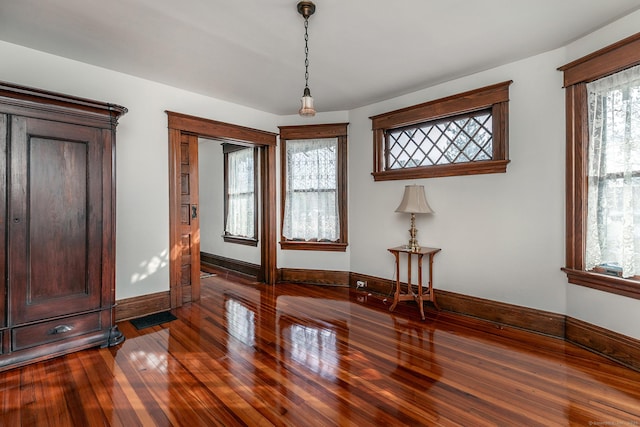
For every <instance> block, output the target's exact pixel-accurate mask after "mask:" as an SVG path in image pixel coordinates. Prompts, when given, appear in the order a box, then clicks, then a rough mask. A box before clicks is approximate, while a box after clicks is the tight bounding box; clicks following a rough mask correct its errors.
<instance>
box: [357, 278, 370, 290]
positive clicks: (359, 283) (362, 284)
mask: <svg viewBox="0 0 640 427" xmlns="http://www.w3.org/2000/svg"><path fill="white" fill-rule="evenodd" d="M366 287H367V281H366V280H358V281H357V282H356V289H358V288H366Z"/></svg>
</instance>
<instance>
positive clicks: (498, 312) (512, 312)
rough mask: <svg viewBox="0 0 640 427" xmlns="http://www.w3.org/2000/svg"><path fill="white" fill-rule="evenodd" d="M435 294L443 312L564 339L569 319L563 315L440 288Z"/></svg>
mask: <svg viewBox="0 0 640 427" xmlns="http://www.w3.org/2000/svg"><path fill="white" fill-rule="evenodd" d="M435 294H436V298H437V301H438V305H439V306H440V308H441V309H443V310H447V311H451V312H453V313H458V314H463V315H465V316H473V317H477V318H480V319H483V320H488V321H490V322H495V323H499V324H502V325H508V326H511V327H515V328H519V329H525V330H528V331H531V332H536V333H539V334H544V335H549V336H552V337H556V338H564V322H565V316H564V315H563V314H557V313H552V312H549V311H544V310H537V309H533V308H529V307H523V306H519V305H513V304H507V303H503V302H498V301H492V300H488V299H484V298H478V297H473V296H468V295H463V294H458V293H455V292H449V291H444V290H441V289H436V290H435Z"/></svg>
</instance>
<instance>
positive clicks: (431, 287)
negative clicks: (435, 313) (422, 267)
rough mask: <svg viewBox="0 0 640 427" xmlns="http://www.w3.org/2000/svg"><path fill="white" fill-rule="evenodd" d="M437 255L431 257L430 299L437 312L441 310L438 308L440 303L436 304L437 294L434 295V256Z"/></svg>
mask: <svg viewBox="0 0 640 427" xmlns="http://www.w3.org/2000/svg"><path fill="white" fill-rule="evenodd" d="M434 255H435V254H430V255H429V299H430V300H431V302H432V303H433V306H434V307H435V308H436V310H440V307H438V303H437V302H436V294H434V293H433V256H434Z"/></svg>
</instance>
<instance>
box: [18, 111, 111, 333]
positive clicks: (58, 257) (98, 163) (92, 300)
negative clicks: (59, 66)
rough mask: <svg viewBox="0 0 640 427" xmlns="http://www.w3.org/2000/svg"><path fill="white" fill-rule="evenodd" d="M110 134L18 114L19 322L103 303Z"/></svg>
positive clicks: (89, 307)
mask: <svg viewBox="0 0 640 427" xmlns="http://www.w3.org/2000/svg"><path fill="white" fill-rule="evenodd" d="M102 138H103V135H102V132H101V131H100V130H99V129H95V128H90V127H86V126H79V125H74V124H67V123H60V122H53V121H48V120H40V119H34V118H25V117H12V118H11V138H10V139H11V141H10V161H9V167H10V171H9V210H8V249H9V253H10V254H11V256H10V257H9V263H8V268H9V271H8V278H9V288H10V290H11V293H10V297H9V298H10V303H11V319H10V322H11V323H12V325H17V324H21V323H25V322H30V321H35V320H40V319H46V318H50V317H55V316H62V315H66V314H70V313H77V312H82V311H88V310H92V309H98V308H99V307H100V304H101V288H102V282H101V281H102V255H103V254H102V251H103V238H102V235H103V230H102V225H103V224H102V215H103V209H102V184H103V180H102V178H103V177H102V160H103V153H102V144H101V141H102Z"/></svg>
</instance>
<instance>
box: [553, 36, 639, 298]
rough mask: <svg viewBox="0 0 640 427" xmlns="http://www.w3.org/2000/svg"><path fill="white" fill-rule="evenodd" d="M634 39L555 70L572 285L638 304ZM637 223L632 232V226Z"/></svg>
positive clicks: (636, 48)
mask: <svg viewBox="0 0 640 427" xmlns="http://www.w3.org/2000/svg"><path fill="white" fill-rule="evenodd" d="M638 65H640V34H638V35H635V36H633V37H630V38H628V39H625V40H622V41H621V42H618V43H616V44H614V45H611V46H608V47H606V48H604V49H601V50H599V51H597V52H595V53H593V54H591V55H588V56H586V57H584V58H581V59H578V60H577V61H574V62H572V63H570V64H567V65H565V66H563V67H561V68H560V70H561V71H564V86H565V90H566V109H567V190H566V193H567V194H566V196H567V202H566V206H567V207H566V210H567V211H566V224H567V245H566V247H567V254H566V267H565V268H564V269H563V270H564V271H565V272H566V273H567V277H568V280H569V282H570V283H574V284H578V285H583V286H588V287H592V288H596V289H600V290H603V291H607V292H612V293H616V294H620V295H626V296H630V297H633V298H640V280H638V279H639V276H640V254H639V253H638V252H639V250H640V67H638ZM636 224H637V226H636Z"/></svg>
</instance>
